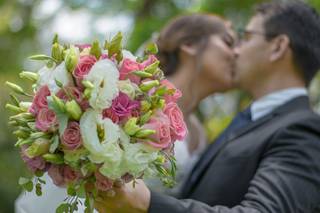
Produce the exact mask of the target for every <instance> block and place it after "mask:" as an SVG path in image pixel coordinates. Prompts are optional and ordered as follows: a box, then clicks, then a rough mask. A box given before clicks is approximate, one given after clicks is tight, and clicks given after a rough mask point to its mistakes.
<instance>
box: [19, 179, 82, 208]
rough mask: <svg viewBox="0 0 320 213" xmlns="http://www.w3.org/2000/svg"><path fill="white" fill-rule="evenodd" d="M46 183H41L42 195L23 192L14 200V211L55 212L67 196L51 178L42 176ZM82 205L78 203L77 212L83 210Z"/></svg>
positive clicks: (63, 189) (64, 190)
mask: <svg viewBox="0 0 320 213" xmlns="http://www.w3.org/2000/svg"><path fill="white" fill-rule="evenodd" d="M43 179H45V181H46V184H45V185H43V189H42V193H43V194H42V196H40V197H38V196H37V195H36V194H35V192H23V193H21V194H20V196H19V197H18V198H17V200H16V202H15V213H55V212H56V208H57V207H58V206H59V205H60V204H61V203H62V202H63V200H64V199H65V198H66V197H67V192H66V189H65V188H60V187H57V186H56V185H54V184H53V182H52V181H51V178H50V177H49V176H48V175H47V174H45V175H44V176H43ZM84 209H85V208H84V206H82V205H80V204H79V205H78V211H76V212H78V213H83V212H84Z"/></svg>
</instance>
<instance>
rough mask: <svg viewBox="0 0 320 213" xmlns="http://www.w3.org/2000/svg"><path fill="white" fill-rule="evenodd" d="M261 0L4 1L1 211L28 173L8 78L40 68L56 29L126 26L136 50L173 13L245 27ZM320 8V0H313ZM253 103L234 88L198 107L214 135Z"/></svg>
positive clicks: (76, 37)
mask: <svg viewBox="0 0 320 213" xmlns="http://www.w3.org/2000/svg"><path fill="white" fill-rule="evenodd" d="M259 2H262V0H241V1H240V0H90V1H85V0H64V1H62V0H0V62H1V63H0V88H1V89H0V106H1V108H0V115H1V120H0V174H1V175H0V213H10V212H14V208H13V204H14V200H15V199H16V197H17V196H18V194H19V193H20V188H19V186H18V184H17V181H18V178H19V176H21V175H23V174H25V173H26V171H25V168H24V167H23V164H22V161H21V160H20V157H19V153H18V151H17V149H15V148H14V143H15V138H14V137H13V136H12V134H11V132H12V130H11V129H10V128H9V127H8V126H7V119H8V116H9V115H8V113H7V112H6V110H5V109H4V105H5V103H6V102H7V101H8V98H9V91H8V90H7V88H5V87H4V82H5V81H7V80H9V81H12V82H16V83H18V84H21V85H23V84H24V83H25V82H21V80H20V79H19V78H18V73H19V72H20V71H22V70H35V69H36V67H37V64H33V63H31V62H30V61H28V60H26V58H27V57H28V56H29V55H32V54H36V53H46V54H49V48H50V44H51V39H52V37H53V34H54V33H55V32H57V33H58V34H59V35H60V39H61V40H62V41H63V42H72V43H86V42H89V41H92V40H93V39H95V38H98V39H99V40H100V41H103V40H104V39H105V38H109V37H111V35H114V34H115V33H116V32H117V31H118V30H121V31H124V33H125V38H126V41H127V43H126V46H127V48H128V49H129V50H131V51H133V52H134V51H136V50H137V49H138V48H139V47H140V46H141V44H142V43H143V42H145V41H146V40H148V39H150V37H151V36H152V34H153V33H154V32H157V31H159V30H160V29H161V27H162V26H163V25H164V24H165V23H166V22H167V21H168V20H169V19H171V18H172V17H174V16H176V15H179V14H185V13H191V12H206V13H217V14H220V15H223V16H225V17H227V18H228V19H230V20H232V21H233V22H234V25H235V26H243V25H244V24H245V23H246V21H247V20H248V17H249V16H250V14H251V13H252V7H253V5H254V4H256V3H259ZM309 2H310V3H311V4H312V5H314V6H315V7H317V8H318V9H320V1H319V0H310V1H309ZM319 82H320V77H317V78H316V79H315V82H314V83H313V84H312V86H311V89H310V90H311V94H312V101H313V103H314V106H315V108H316V109H318V108H319V107H318V103H319V100H318V99H319V97H320V95H319V92H318V91H319V87H320V83H319ZM247 103H248V98H246V96H245V95H244V94H242V93H239V92H231V93H229V94H226V95H217V96H215V97H214V98H209V99H208V100H207V101H206V102H205V103H203V104H202V105H201V106H200V107H199V116H200V117H202V118H206V119H203V122H204V124H205V126H206V129H207V132H208V137H209V138H210V139H213V138H214V137H216V135H217V134H218V133H219V132H220V131H221V130H223V128H224V127H225V126H226V125H227V124H228V122H229V121H230V120H231V117H232V115H234V114H235V112H236V111H238V110H239V109H241V108H243V106H244V105H245V104H247Z"/></svg>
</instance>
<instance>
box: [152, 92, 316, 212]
mask: <svg viewBox="0 0 320 213" xmlns="http://www.w3.org/2000/svg"><path fill="white" fill-rule="evenodd" d="M217 146H218V147H215V146H211V147H209V149H214V150H213V151H212V152H210V156H209V160H207V161H202V163H199V164H196V168H195V169H194V171H193V172H192V174H191V175H190V177H192V178H189V179H188V180H187V181H186V184H185V187H184V189H183V193H182V195H181V197H180V198H179V199H177V198H173V197H170V196H167V195H162V194H159V193H156V192H151V202H150V207H149V211H148V212H149V213H189V212H190V213H209V212H211V213H218V212H219V213H298V212H299V213H300V212H301V213H315V212H320V211H319V210H316V209H317V206H319V204H320V117H319V116H318V115H316V114H315V113H313V112H312V110H311V108H310V105H309V100H308V98H307V97H306V96H300V97H298V98H295V99H293V100H291V101H289V102H288V103H286V104H284V105H282V106H280V107H278V108H277V109H275V110H274V111H273V112H272V113H269V114H268V115H266V116H264V117H262V118H260V119H258V120H257V121H254V122H251V123H250V124H248V125H246V126H245V127H242V128H240V129H238V130H237V131H235V132H232V133H231V134H229V135H228V137H227V139H226V140H224V141H223V142H222V143H219V144H218V145H217ZM194 174H196V175H194Z"/></svg>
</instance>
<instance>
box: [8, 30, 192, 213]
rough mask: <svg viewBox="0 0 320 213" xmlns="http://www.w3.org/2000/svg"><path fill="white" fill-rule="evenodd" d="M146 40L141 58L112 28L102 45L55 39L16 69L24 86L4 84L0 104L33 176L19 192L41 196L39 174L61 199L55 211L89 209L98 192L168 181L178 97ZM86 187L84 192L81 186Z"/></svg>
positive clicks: (178, 132)
mask: <svg viewBox="0 0 320 213" xmlns="http://www.w3.org/2000/svg"><path fill="white" fill-rule="evenodd" d="M156 51H157V48H156V46H155V45H154V44H150V45H149V46H148V47H147V48H146V50H145V56H144V57H135V56H134V55H132V54H131V53H130V52H129V51H127V50H124V49H123V48H122V34H121V33H118V34H117V35H116V36H115V37H114V38H112V39H111V40H110V41H105V43H104V45H103V47H101V46H100V44H99V42H98V41H94V42H93V43H92V44H91V45H71V44H67V45H61V44H59V42H58V37H57V36H55V38H54V39H53V43H52V51H51V55H50V56H47V55H34V56H31V57H30V59H32V60H40V61H42V62H43V67H42V68H41V69H39V70H38V71H37V72H29V71H23V72H21V73H20V77H21V78H23V79H27V80H30V81H31V82H32V83H33V84H32V88H30V89H29V90H24V89H23V88H22V87H20V86H19V85H16V84H14V83H11V82H6V85H7V86H9V87H10V88H11V89H12V90H13V92H15V93H16V94H18V95H19V97H21V98H22V97H24V101H20V100H19V99H18V98H17V96H16V95H15V94H11V95H10V97H11V99H12V102H11V103H8V104H7V105H6V108H7V109H9V110H11V111H13V112H15V115H13V116H11V117H10V120H9V124H10V125H12V126H14V127H16V129H17V130H16V131H14V134H15V135H16V136H17V138H18V140H17V142H16V144H15V145H16V146H17V147H19V148H20V150H21V157H22V159H23V161H24V162H25V163H26V165H27V167H28V168H29V170H31V171H32V173H33V174H34V178H31V179H28V178H20V180H19V184H20V185H22V186H23V187H24V188H25V189H26V190H27V191H32V190H33V189H35V192H36V194H37V195H39V196H41V194H42V192H41V186H42V184H45V181H44V180H43V179H41V177H42V175H43V174H44V173H46V172H47V173H48V175H49V176H50V177H51V179H52V180H53V182H54V184H56V185H57V186H62V187H66V188H67V192H68V197H67V198H66V199H65V203H62V204H61V205H60V206H59V207H58V208H57V212H73V211H74V210H77V205H78V204H79V203H81V201H80V199H79V198H84V199H85V202H84V203H81V204H84V205H85V206H86V212H92V211H93V200H94V198H95V196H97V193H98V191H105V192H108V193H110V194H112V193H114V191H113V187H115V186H117V185H121V184H124V183H128V182H133V184H134V183H135V179H139V178H144V177H150V176H153V177H155V176H156V177H159V178H160V179H161V180H162V181H163V183H164V184H166V185H168V186H172V185H173V184H174V176H175V170H176V166H175V159H174V156H173V152H172V148H173V144H174V142H175V141H176V140H182V139H183V138H184V137H185V135H186V125H185V123H184V120H183V115H182V113H181V111H180V109H179V107H178V106H177V104H176V102H177V100H178V99H179V98H180V97H181V92H180V91H179V90H177V89H176V88H175V87H174V86H173V85H172V84H171V83H170V82H169V81H168V80H166V79H165V78H164V76H163V72H162V71H161V69H160V68H159V61H158V60H157V58H156V57H155V56H154V54H155V53H156ZM87 185H91V186H94V187H93V188H94V189H93V191H90V193H88V192H86V186H87Z"/></svg>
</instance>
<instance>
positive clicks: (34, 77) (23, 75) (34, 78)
mask: <svg viewBox="0 0 320 213" xmlns="http://www.w3.org/2000/svg"><path fill="white" fill-rule="evenodd" d="M19 76H20V78H23V79H27V80H30V81H32V82H33V83H35V82H37V81H38V79H39V74H38V73H35V72H28V71H22V72H21V73H20V74H19Z"/></svg>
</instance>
